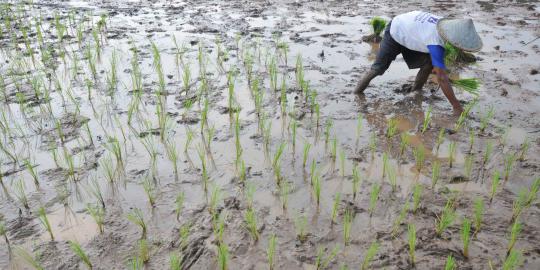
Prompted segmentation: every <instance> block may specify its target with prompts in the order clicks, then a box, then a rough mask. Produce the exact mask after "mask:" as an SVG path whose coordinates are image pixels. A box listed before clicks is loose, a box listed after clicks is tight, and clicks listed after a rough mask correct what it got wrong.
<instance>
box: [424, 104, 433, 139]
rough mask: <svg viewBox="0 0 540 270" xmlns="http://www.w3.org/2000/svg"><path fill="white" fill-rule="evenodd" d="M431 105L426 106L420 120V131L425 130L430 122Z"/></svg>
mask: <svg viewBox="0 0 540 270" xmlns="http://www.w3.org/2000/svg"><path fill="white" fill-rule="evenodd" d="M431 110H432V109H431V105H430V106H429V107H428V109H427V111H426V113H425V114H424V121H423V122H422V133H424V132H426V130H427V129H428V127H429V123H430V122H431Z"/></svg>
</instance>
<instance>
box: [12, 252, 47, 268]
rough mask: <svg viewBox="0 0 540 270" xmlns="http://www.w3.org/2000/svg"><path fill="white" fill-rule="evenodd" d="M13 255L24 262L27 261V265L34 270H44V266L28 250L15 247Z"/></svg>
mask: <svg viewBox="0 0 540 270" xmlns="http://www.w3.org/2000/svg"><path fill="white" fill-rule="evenodd" d="M14 249H15V255H16V256H17V257H19V258H20V259H22V260H23V261H24V262H25V263H27V264H28V265H29V266H31V267H32V268H33V269H36V270H44V269H45V268H44V267H43V266H42V265H41V263H40V262H39V261H38V258H36V257H35V256H34V255H33V254H30V253H29V252H28V251H26V250H25V249H24V248H22V247H15V248H14Z"/></svg>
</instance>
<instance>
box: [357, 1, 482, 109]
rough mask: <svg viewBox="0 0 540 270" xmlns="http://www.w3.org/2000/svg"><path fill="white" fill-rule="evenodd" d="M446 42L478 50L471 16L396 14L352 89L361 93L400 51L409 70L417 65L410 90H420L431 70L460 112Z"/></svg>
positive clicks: (480, 42) (453, 105) (419, 12)
mask: <svg viewBox="0 0 540 270" xmlns="http://www.w3.org/2000/svg"><path fill="white" fill-rule="evenodd" d="M445 42H448V43H450V44H451V45H453V46H454V47H456V48H458V49H461V50H464V51H470V52H475V51H479V50H480V49H481V48H482V40H481V39H480V37H479V36H478V34H477V33H476V29H475V28H474V24H473V22H472V20H471V19H446V18H445V19H442V18H441V17H439V16H436V15H433V14H431V13H428V12H422V11H411V12H408V13H405V14H401V15H398V16H396V17H395V18H394V19H393V20H392V21H390V22H389V23H388V26H387V27H386V30H385V31H384V37H383V40H382V42H381V46H380V49H379V52H378V54H377V59H376V60H375V63H373V65H372V66H371V69H370V70H369V71H368V72H367V73H366V74H365V75H364V77H363V78H362V80H361V81H360V83H358V86H356V89H355V91H354V92H355V93H356V94H361V93H363V92H364V90H365V89H366V87H367V86H368V85H369V82H370V81H371V80H372V79H373V78H375V77H376V76H378V75H382V74H383V73H384V72H385V71H386V70H387V69H388V67H389V66H390V63H392V61H394V60H395V59H396V56H397V55H398V54H400V53H401V54H402V55H403V58H404V59H405V62H406V63H407V66H408V67H409V68H410V69H415V68H420V71H418V74H417V75H416V79H415V81H414V84H413V86H412V89H413V90H420V89H422V86H424V84H425V83H426V81H427V79H428V77H429V74H430V73H431V72H432V71H433V73H434V74H435V75H436V76H437V82H438V83H439V85H440V87H441V88H442V91H443V93H444V95H445V96H446V98H447V99H448V101H450V103H451V104H452V107H453V108H454V112H455V113H457V114H459V113H461V112H462V111H463V109H462V107H461V104H460V103H459V101H458V100H457V99H456V96H455V95H454V91H453V90H452V86H450V80H449V79H448V75H447V74H446V67H445V65H444V43H445Z"/></svg>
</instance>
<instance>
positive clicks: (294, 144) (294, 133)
mask: <svg viewBox="0 0 540 270" xmlns="http://www.w3.org/2000/svg"><path fill="white" fill-rule="evenodd" d="M290 127H291V130H292V148H293V153H294V150H295V148H296V129H297V128H298V123H297V122H296V120H294V119H293V120H292V121H291V123H290Z"/></svg>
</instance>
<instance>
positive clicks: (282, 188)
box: [279, 181, 291, 210]
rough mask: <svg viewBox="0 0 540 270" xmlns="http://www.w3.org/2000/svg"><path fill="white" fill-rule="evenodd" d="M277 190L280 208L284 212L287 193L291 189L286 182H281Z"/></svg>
mask: <svg viewBox="0 0 540 270" xmlns="http://www.w3.org/2000/svg"><path fill="white" fill-rule="evenodd" d="M279 188H280V191H279V194H280V199H281V207H282V208H283V210H286V209H287V203H288V201H289V192H290V189H291V187H290V185H289V183H288V182H287V181H282V183H281V185H280V187H279Z"/></svg>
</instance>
